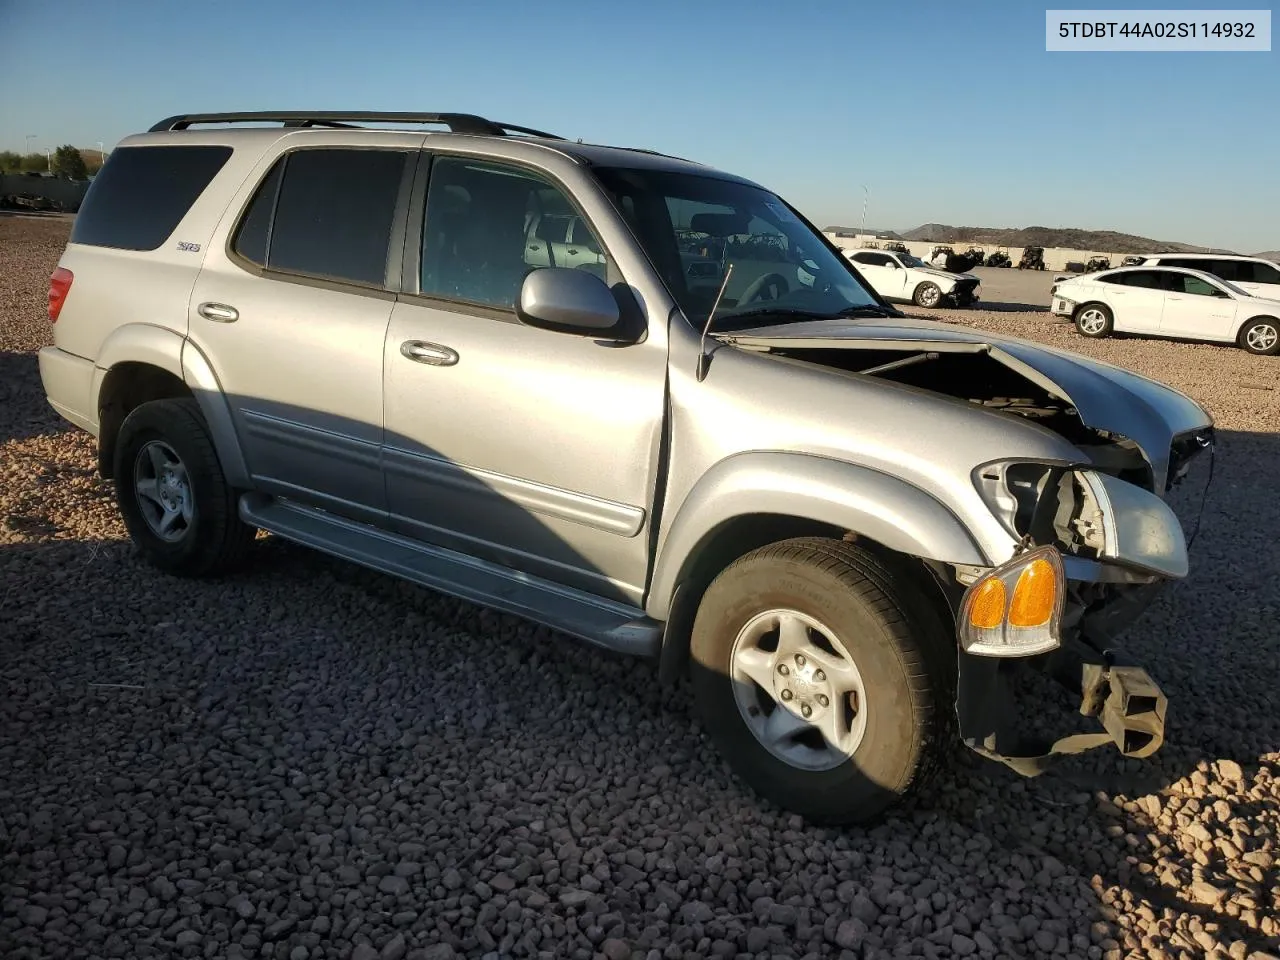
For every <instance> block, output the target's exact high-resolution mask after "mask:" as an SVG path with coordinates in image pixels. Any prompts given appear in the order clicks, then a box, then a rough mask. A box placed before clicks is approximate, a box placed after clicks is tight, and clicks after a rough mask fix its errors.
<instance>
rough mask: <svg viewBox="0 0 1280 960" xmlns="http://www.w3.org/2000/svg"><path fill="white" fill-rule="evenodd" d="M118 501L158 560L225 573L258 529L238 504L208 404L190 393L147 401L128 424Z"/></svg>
mask: <svg viewBox="0 0 1280 960" xmlns="http://www.w3.org/2000/svg"><path fill="white" fill-rule="evenodd" d="M114 473H115V485H116V502H117V504H118V505H119V507H120V513H121V515H122V517H123V519H124V524H125V527H126V528H127V529H128V531H129V536H130V537H131V538H132V539H133V542H134V544H135V545H136V546H137V547H138V549H139V551H140V552H141V553H142V555H143V557H144V558H145V559H146V560H147V562H149V563H150V564H151V565H152V566H154V567H157V568H159V569H160V570H163V571H165V572H166V573H171V574H176V575H178V576H187V577H203V576H217V575H219V574H222V573H226V572H229V571H230V570H232V569H233V568H235V567H236V566H238V565H239V563H240V562H241V561H242V560H243V559H244V557H245V554H246V553H247V551H248V549H249V547H250V545H251V544H252V542H253V539H254V536H255V535H256V532H257V531H256V530H255V529H254V528H253V527H251V526H248V525H247V524H245V523H244V522H243V521H242V520H241V519H240V517H239V515H238V513H237V511H236V497H235V491H234V490H233V489H232V488H231V487H230V485H229V484H228V483H227V480H226V477H225V476H224V475H223V472H222V465H221V464H220V463H219V462H218V454H217V451H216V450H215V449H214V446H213V441H212V439H211V438H210V436H209V430H208V428H207V427H206V426H205V422H204V418H203V417H202V416H201V415H200V408H199V407H198V406H197V404H196V402H195V400H192V399H190V398H180V399H165V400H152V401H149V402H147V403H143V404H139V405H138V406H137V407H136V408H134V410H133V411H131V412H130V414H129V415H128V416H127V417H125V420H124V423H123V424H121V426H120V436H119V438H118V440H117V442H116V455H115V470H114Z"/></svg>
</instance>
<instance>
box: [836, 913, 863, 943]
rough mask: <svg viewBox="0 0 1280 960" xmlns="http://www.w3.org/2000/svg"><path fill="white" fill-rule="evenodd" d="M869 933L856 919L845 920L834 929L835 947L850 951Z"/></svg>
mask: <svg viewBox="0 0 1280 960" xmlns="http://www.w3.org/2000/svg"><path fill="white" fill-rule="evenodd" d="M868 933H870V930H868V928H867V925H866V924H865V923H864V922H863V921H862V920H861V919H859V918H858V917H854V918H853V919H851V920H845V921H844V922H842V923H841V924H840V926H838V927H837V928H836V935H835V942H836V946H837V947H843V948H844V949H846V950H852V949H853V948H855V947H856V946H857V945H858V944H860V943H861V942H862V941H863V939H864V938H865V937H866V936H867V934H868Z"/></svg>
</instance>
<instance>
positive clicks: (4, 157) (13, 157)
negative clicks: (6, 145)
mask: <svg viewBox="0 0 1280 960" xmlns="http://www.w3.org/2000/svg"><path fill="white" fill-rule="evenodd" d="M21 169H22V154H20V153H18V152H16V151H14V150H0V173H17V172H18V171H19V170H21Z"/></svg>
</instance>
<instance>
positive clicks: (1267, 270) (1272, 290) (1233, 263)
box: [1141, 253, 1280, 300]
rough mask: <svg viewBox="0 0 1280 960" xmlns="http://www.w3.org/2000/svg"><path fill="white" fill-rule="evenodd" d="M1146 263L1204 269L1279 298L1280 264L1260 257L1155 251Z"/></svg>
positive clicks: (1251, 290)
mask: <svg viewBox="0 0 1280 960" xmlns="http://www.w3.org/2000/svg"><path fill="white" fill-rule="evenodd" d="M1141 262H1142V265H1143V266H1147V267H1183V268H1184V269H1187V270H1201V271H1203V272H1205V273H1208V274H1212V275H1213V276H1215V277H1217V278H1219V279H1220V280H1226V281H1228V282H1230V283H1234V284H1235V285H1236V286H1237V287H1239V288H1240V289H1241V290H1243V291H1244V292H1245V293H1251V294H1253V295H1254V296H1255V297H1266V298H1267V299H1269V300H1280V266H1277V265H1276V264H1274V263H1272V262H1271V261H1270V260H1264V259H1262V258H1261V257H1243V256H1240V255H1238V254H1218V253H1156V254H1152V255H1151V256H1147V257H1143V258H1142V261H1141Z"/></svg>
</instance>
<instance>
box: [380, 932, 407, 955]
mask: <svg viewBox="0 0 1280 960" xmlns="http://www.w3.org/2000/svg"><path fill="white" fill-rule="evenodd" d="M408 951H409V945H408V944H407V943H405V939H404V934H403V933H397V934H396V935H395V936H394V937H392V938H391V939H390V940H388V941H387V943H386V945H385V946H384V947H383V948H382V952H381V953H379V954H378V958H379V960H401V958H402V957H403V956H404V955H405V954H406V953H407V952H408Z"/></svg>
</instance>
